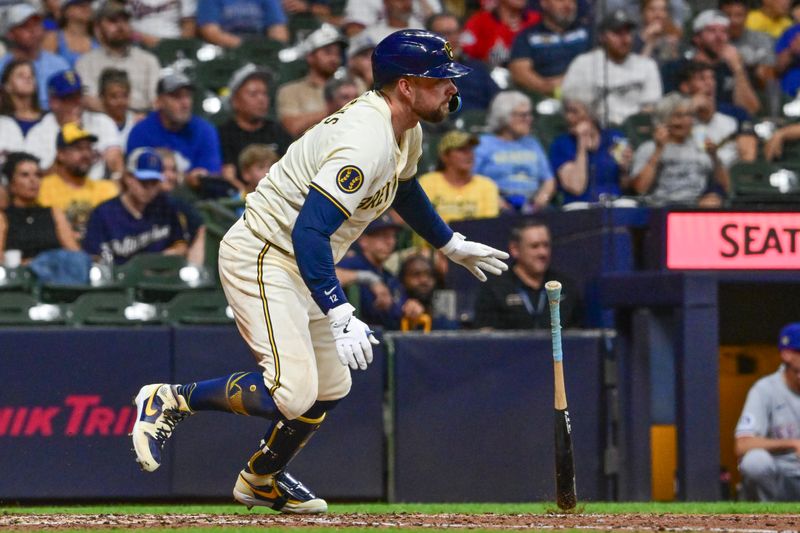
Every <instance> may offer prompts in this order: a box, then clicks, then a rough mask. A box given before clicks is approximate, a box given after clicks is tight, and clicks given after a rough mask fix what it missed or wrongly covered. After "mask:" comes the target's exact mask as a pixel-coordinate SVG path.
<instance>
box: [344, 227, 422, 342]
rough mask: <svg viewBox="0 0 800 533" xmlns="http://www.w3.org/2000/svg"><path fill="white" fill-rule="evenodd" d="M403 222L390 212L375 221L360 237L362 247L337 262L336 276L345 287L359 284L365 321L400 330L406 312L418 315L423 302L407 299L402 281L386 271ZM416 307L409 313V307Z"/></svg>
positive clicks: (359, 242)
mask: <svg viewBox="0 0 800 533" xmlns="http://www.w3.org/2000/svg"><path fill="white" fill-rule="evenodd" d="M399 229H400V225H399V224H398V223H397V222H395V221H394V219H392V217H391V216H390V215H389V214H388V213H384V214H383V215H381V216H380V217H379V218H377V219H376V220H374V221H372V222H371V223H370V224H369V226H367V228H366V229H365V230H364V233H363V234H362V235H361V237H359V238H358V241H357V242H358V249H357V250H355V252H354V253H353V254H349V255H348V256H346V257H345V258H344V259H342V260H341V261H340V262H339V264H338V265H336V275H337V277H338V278H339V281H340V282H341V284H342V285H343V286H345V287H346V286H349V285H351V284H353V283H358V284H359V295H360V296H359V304H360V306H359V311H360V314H361V320H363V321H364V322H366V323H367V324H370V325H376V326H383V327H384V328H386V329H400V321H401V320H402V318H403V316H404V315H406V314H412V315H414V316H418V315H419V314H420V313H421V312H422V305H421V304H420V303H419V302H415V303H411V304H409V303H408V302H406V301H405V298H404V295H403V293H402V287H401V285H400V280H398V279H397V277H396V276H394V275H393V274H392V273H391V272H389V271H388V270H386V268H385V264H386V261H387V260H388V259H389V256H391V255H392V253H393V252H394V249H395V246H396V245H397V231H398V230H399ZM407 306H408V307H412V308H415V309H412V310H409V311H408V312H406V307H407Z"/></svg>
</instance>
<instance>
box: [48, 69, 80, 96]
mask: <svg viewBox="0 0 800 533" xmlns="http://www.w3.org/2000/svg"><path fill="white" fill-rule="evenodd" d="M47 92H48V93H50V95H51V96H55V97H56V98H66V97H67V96H72V95H73V94H79V93H81V92H83V83H82V82H81V77H80V76H78V73H77V72H75V71H74V70H62V71H61V72H56V73H55V74H53V75H52V76H50V78H49V79H48V80H47Z"/></svg>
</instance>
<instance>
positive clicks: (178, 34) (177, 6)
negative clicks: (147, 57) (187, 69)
mask: <svg viewBox="0 0 800 533" xmlns="http://www.w3.org/2000/svg"><path fill="white" fill-rule="evenodd" d="M126 4H127V5H128V7H130V9H131V27H132V28H133V37H134V41H136V42H137V43H141V44H142V45H144V46H146V47H148V48H153V47H155V46H156V45H158V43H159V42H160V41H161V40H162V39H181V38H183V39H194V38H195V37H196V35H197V22H196V21H197V0H179V1H175V0H128V1H127V2H126Z"/></svg>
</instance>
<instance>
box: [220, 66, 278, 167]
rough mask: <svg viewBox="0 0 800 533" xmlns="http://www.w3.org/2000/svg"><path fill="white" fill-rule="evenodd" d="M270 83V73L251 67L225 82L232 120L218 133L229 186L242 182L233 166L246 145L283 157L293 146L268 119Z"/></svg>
mask: <svg viewBox="0 0 800 533" xmlns="http://www.w3.org/2000/svg"><path fill="white" fill-rule="evenodd" d="M270 82H271V80H270V75H269V72H267V71H266V70H265V69H263V68H261V67H257V66H256V65H254V64H252V63H249V64H247V65H245V66H243V67H241V68H240V69H239V70H237V71H236V72H234V73H233V76H231V79H230V81H229V82H228V90H229V91H230V93H229V94H230V107H231V109H232V111H233V116H232V117H231V118H229V119H228V120H227V121H226V122H225V123H223V124H222V125H220V126H218V128H217V131H218V133H219V138H220V142H221V143H222V175H223V176H225V179H226V180H228V181H229V182H231V183H235V182H236V180H235V178H236V177H237V176H238V177H239V178H240V179H241V178H243V176H242V175H241V174H237V171H236V163H237V161H238V160H239V154H241V153H242V150H244V149H245V148H246V147H247V146H248V145H251V144H254V143H258V144H265V145H268V146H269V147H270V148H272V150H274V151H275V152H276V153H278V154H280V155H283V154H284V153H285V152H286V149H287V148H289V145H290V144H291V143H292V138H291V137H290V136H289V134H288V133H287V132H286V130H285V129H283V126H281V125H280V124H279V123H278V122H276V121H274V120H272V119H270V118H267V116H268V115H269V105H270V101H269V84H270Z"/></svg>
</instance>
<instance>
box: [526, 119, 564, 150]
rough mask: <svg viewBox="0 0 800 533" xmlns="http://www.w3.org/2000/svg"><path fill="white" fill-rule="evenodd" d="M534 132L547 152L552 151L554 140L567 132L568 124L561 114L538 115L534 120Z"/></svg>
mask: <svg viewBox="0 0 800 533" xmlns="http://www.w3.org/2000/svg"><path fill="white" fill-rule="evenodd" d="M533 132H534V135H535V136H536V137H537V138H538V139H539V142H540V143H542V148H544V149H545V152H546V151H547V150H549V149H550V144H551V143H552V142H553V139H555V138H556V137H558V136H559V135H561V134H562V133H566V132H567V122H566V120H564V115H563V114H561V113H554V114H552V115H536V117H535V118H534V119H533Z"/></svg>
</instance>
